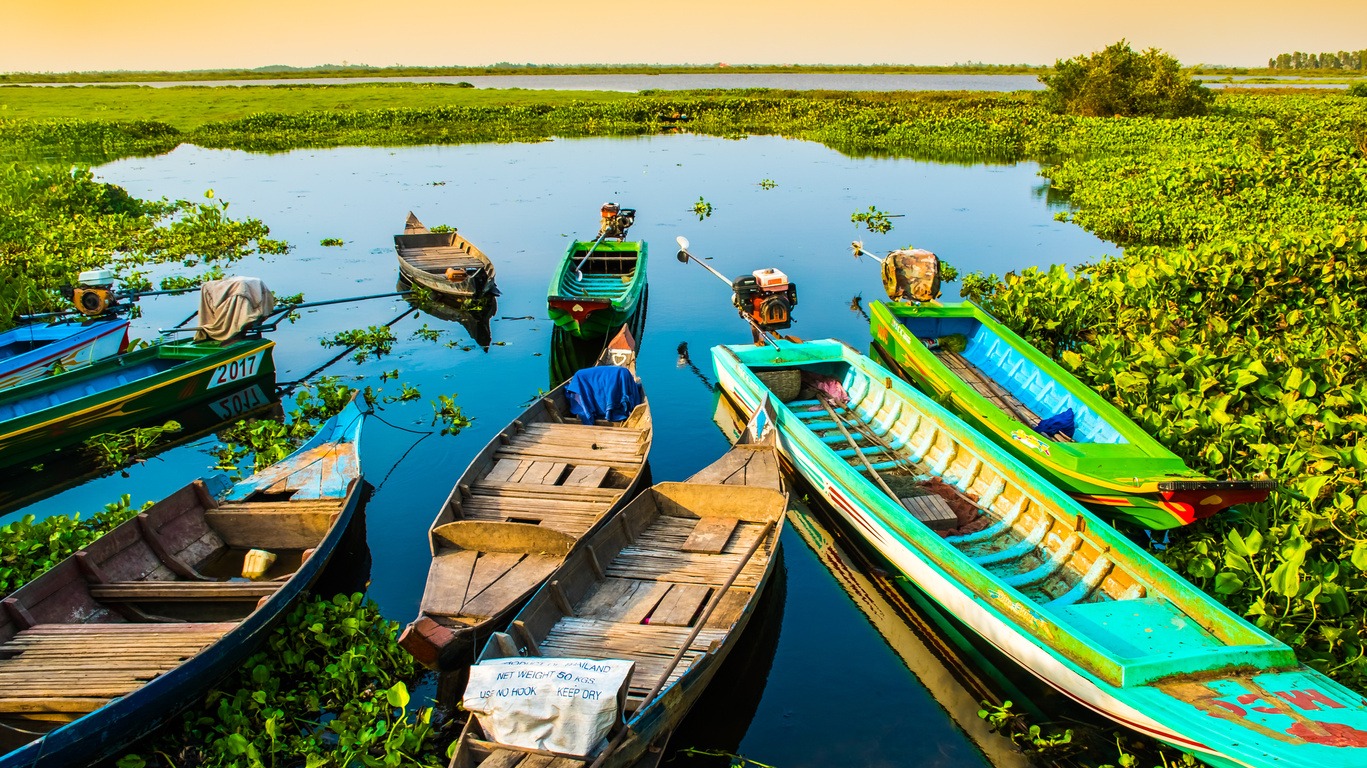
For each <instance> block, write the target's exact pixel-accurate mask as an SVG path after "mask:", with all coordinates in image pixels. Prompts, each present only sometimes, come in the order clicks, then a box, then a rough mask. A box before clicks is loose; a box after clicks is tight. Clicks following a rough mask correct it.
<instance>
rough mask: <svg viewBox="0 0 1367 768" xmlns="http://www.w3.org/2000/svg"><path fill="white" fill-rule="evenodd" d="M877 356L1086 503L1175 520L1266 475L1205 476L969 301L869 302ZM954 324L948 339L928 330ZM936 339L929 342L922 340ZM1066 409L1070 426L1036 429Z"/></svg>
mask: <svg viewBox="0 0 1367 768" xmlns="http://www.w3.org/2000/svg"><path fill="white" fill-rule="evenodd" d="M870 322H871V324H872V331H873V345H874V349H875V350H876V351H877V353H878V354H879V356H880V361H881V362H883V363H885V364H886V365H887V366H888V367H889V368H891V369H892V370H894V371H896V372H897V373H898V374H899V375H901V376H902V377H903V378H905V379H906V380H907V381H910V382H912V383H913V384H916V385H917V386H918V387H920V388H921V389H922V390H923V391H925V392H928V393H931V394H933V395H935V396H936V398H937V399H939V401H940V402H943V403H947V404H948V405H949V408H950V410H952V411H953V412H954V413H955V414H956V415H957V416H959V417H960V418H962V419H963V420H964V421H967V422H968V423H969V424H970V425H971V426H972V427H973V428H974V429H977V430H978V431H979V432H981V433H983V434H984V435H987V436H988V437H991V438H992V439H993V440H995V441H996V442H997V444H998V445H1000V446H1002V447H1004V448H1006V449H1007V450H1008V451H1009V452H1010V453H1011V454H1012V455H1014V456H1015V457H1016V458H1017V459H1020V460H1021V461H1022V462H1024V463H1025V464H1026V465H1027V466H1029V467H1030V468H1031V469H1033V470H1035V471H1036V472H1039V473H1040V474H1041V475H1044V476H1045V477H1046V478H1048V479H1049V481H1051V482H1052V483H1054V484H1055V485H1057V486H1058V487H1060V488H1062V489H1064V490H1065V491H1067V492H1068V493H1069V494H1070V495H1071V496H1072V497H1073V498H1074V499H1077V500H1078V501H1080V502H1082V503H1084V504H1086V505H1087V506H1089V507H1090V508H1091V509H1092V510H1093V511H1096V512H1099V513H1101V514H1103V515H1106V516H1108V517H1114V518H1120V519H1123V520H1126V521H1128V522H1132V523H1135V524H1138V525H1142V526H1144V527H1145V528H1173V527H1176V526H1180V525H1186V524H1187V523H1191V522H1194V521H1196V520H1200V519H1201V518H1204V517H1209V516H1211V515H1213V514H1215V513H1216V512H1219V511H1220V510H1222V509H1225V508H1227V507H1230V506H1232V505H1235V504H1244V503H1249V502H1256V501H1262V500H1263V499H1265V498H1267V494H1268V493H1269V491H1270V490H1271V489H1272V488H1273V487H1275V483H1274V482H1273V481H1271V480H1215V479H1212V478H1210V477H1207V476H1205V475H1203V474H1201V473H1200V472H1197V471H1195V470H1193V469H1191V468H1190V467H1188V466H1187V465H1186V463H1185V462H1183V461H1182V459H1180V458H1178V456H1177V455H1176V454H1174V453H1173V452H1172V451H1170V450H1168V449H1167V448H1165V447H1163V445H1162V444H1160V443H1159V442H1158V441H1157V440H1155V439H1153V437H1152V436H1150V435H1149V434H1148V433H1147V432H1145V431H1144V430H1143V429H1141V428H1140V427H1139V425H1138V424H1135V423H1134V422H1133V421H1131V420H1130V419H1129V418H1127V417H1126V416H1125V414H1123V413H1121V412H1120V409H1119V408H1116V407H1115V406H1114V405H1112V404H1111V403H1109V402H1107V401H1106V400H1105V399H1104V398H1102V397H1101V396H1100V395H1098V394H1097V393H1096V392H1094V391H1092V390H1091V389H1090V388H1088V387H1087V386H1086V385H1085V384H1083V383H1082V382H1080V381H1078V380H1077V377H1075V376H1073V375H1072V374H1071V373H1069V372H1068V371H1066V370H1065V369H1064V368H1063V367H1062V366H1060V365H1059V364H1058V363H1055V362H1054V361H1053V360H1050V359H1049V358H1048V357H1046V356H1045V355H1043V354H1042V353H1040V351H1039V350H1037V349H1035V348H1034V347H1032V346H1031V345H1030V344H1029V343H1028V342H1027V341H1025V340H1024V339H1022V338H1021V337H1019V336H1017V335H1016V334H1015V333H1013V332H1012V331H1011V329H1009V328H1007V327H1005V326H1003V325H1002V324H1000V323H998V322H997V321H996V320H995V319H994V318H993V317H992V316H991V315H989V314H987V313H986V312H984V311H983V310H982V309H980V308H979V307H977V306H976V305H974V304H950V305H945V306H938V305H919V306H916V305H911V304H900V303H899V304H888V303H884V302H874V303H873V306H872V314H871V317H870ZM954 335H958V336H962V337H963V338H964V339H965V340H966V342H967V348H966V349H964V350H963V351H961V352H956V351H953V350H951V349H949V348H947V347H946V346H944V345H940V344H938V343H937V342H938V340H939V339H941V338H944V337H947V336H954ZM932 347H934V348H932ZM1068 409H1071V410H1072V412H1073V415H1074V419H1075V422H1076V432H1075V433H1074V435H1073V436H1072V437H1071V438H1070V437H1068V436H1066V435H1063V434H1059V433H1055V434H1052V435H1044V434H1041V433H1039V432H1037V431H1036V430H1035V427H1036V426H1037V425H1038V424H1039V423H1040V420H1041V417H1045V418H1047V417H1049V416H1053V415H1055V414H1058V413H1062V412H1063V411H1065V410H1068Z"/></svg>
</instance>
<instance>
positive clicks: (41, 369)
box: [0, 319, 128, 391]
mask: <svg viewBox="0 0 1367 768" xmlns="http://www.w3.org/2000/svg"><path fill="white" fill-rule="evenodd" d="M127 348H128V321H127V320H121V319H120V320H92V321H89V322H66V323H52V324H47V323H29V324H26V325H21V326H18V327H16V328H11V329H9V330H8V331H4V332H3V333H0V391H4V390H7V389H10V388H12V387H17V386H19V385H21V384H27V383H29V382H31V381H37V380H38V379H42V378H45V377H47V376H50V375H52V374H54V373H61V372H64V371H74V370H76V369H78V368H81V367H84V366H87V365H90V364H91V363H94V362H96V361H99V360H103V359H105V358H107V357H112V356H114V355H118V354H121V353H123V352H124V351H125V350H126V349H127Z"/></svg>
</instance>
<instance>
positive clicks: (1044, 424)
mask: <svg viewBox="0 0 1367 768" xmlns="http://www.w3.org/2000/svg"><path fill="white" fill-rule="evenodd" d="M1076 428H1077V425H1076V422H1075V421H1074V420H1073V409H1072V408H1068V409H1065V410H1064V411H1063V413H1060V414H1056V415H1054V416H1050V417H1049V418H1047V419H1041V420H1040V423H1038V424H1036V425H1035V431H1036V432H1038V433H1040V434H1041V435H1044V436H1045V437H1050V438H1052V437H1053V436H1054V435H1056V434H1058V433H1060V432H1062V433H1063V434H1065V435H1067V436H1068V439H1069V440H1072V439H1073V434H1074V432H1075V431H1076Z"/></svg>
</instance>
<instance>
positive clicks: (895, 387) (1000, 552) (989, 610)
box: [712, 340, 1367, 768]
mask: <svg viewBox="0 0 1367 768" xmlns="http://www.w3.org/2000/svg"><path fill="white" fill-rule="evenodd" d="M712 356H713V362H714V364H715V366H716V370H717V379H718V382H719V384H720V386H721V388H722V390H723V391H724V392H725V393H726V394H727V396H729V397H731V398H732V399H733V401H735V402H736V403H737V405H738V406H739V407H740V408H741V409H742V410H744V411H751V410H753V409H754V408H755V407H756V405H757V404H758V403H759V402H760V401H761V399H762V398H763V397H764V396H765V395H766V394H768V395H769V396H770V397H771V398H772V399H775V400H777V399H779V398H777V397H775V396H774V393H781V394H782V395H783V397H782V399H783V402H782V403H781V404H779V403H777V402H776V403H775V406H776V410H777V421H778V426H779V450H780V452H781V454H782V455H783V456H784V458H785V459H786V460H787V461H788V462H790V463H791V464H792V465H793V467H795V468H796V470H797V471H798V472H800V473H801V474H802V475H803V476H804V477H805V478H806V479H807V480H808V482H810V483H811V485H812V486H813V487H814V488H815V489H816V490H817V492H818V493H820V494H821V496H822V497H823V498H825V499H826V501H828V502H829V503H830V504H831V506H832V507H833V508H834V509H835V510H836V511H837V513H838V514H839V515H840V516H841V517H842V518H843V519H844V520H845V521H846V522H848V523H849V526H850V529H851V530H853V531H855V532H856V533H857V534H858V535H860V536H861V537H862V538H863V539H864V540H865V542H866V543H867V544H868V545H869V546H871V547H872V548H874V549H875V550H876V551H877V552H878V553H879V554H881V555H882V556H883V557H884V558H885V559H886V560H887V561H888V562H890V563H891V564H892V565H893V566H894V567H896V568H897V569H898V570H899V571H900V572H901V573H902V574H904V575H905V576H906V577H907V578H908V579H909V580H910V581H911V582H912V583H913V584H915V585H916V586H917V587H918V588H919V589H920V590H921V591H923V592H925V593H926V594H927V595H929V596H930V597H931V598H932V599H933V600H935V602H936V603H938V604H939V605H940V606H941V607H942V608H943V609H945V610H946V611H947V612H949V613H950V614H952V615H954V616H955V617H956V618H957V619H959V620H960V621H961V622H963V623H964V624H965V625H967V626H968V627H970V628H971V629H973V630H974V631H975V632H977V633H978V634H979V635H980V636H981V637H982V638H983V639H984V640H986V641H987V642H989V643H991V644H992V645H993V646H995V647H996V648H998V649H1000V650H1001V651H1002V652H1003V653H1005V654H1006V655H1008V656H1009V657H1011V658H1012V659H1013V660H1015V661H1016V662H1017V663H1019V664H1020V665H1021V666H1022V667H1024V668H1025V669H1026V670H1028V671H1029V672H1031V673H1032V674H1034V675H1035V676H1037V677H1038V678H1040V679H1041V680H1042V681H1044V682H1045V683H1047V684H1048V685H1050V686H1052V687H1053V688H1055V689H1057V690H1058V691H1060V692H1062V693H1064V694H1066V695H1067V696H1068V697H1070V698H1072V699H1073V700H1074V701H1076V702H1078V703H1079V704H1081V705H1082V706H1085V707H1087V708H1088V709H1091V710H1093V711H1095V712H1097V713H1099V714H1101V715H1104V716H1106V717H1108V718H1110V719H1111V720H1113V721H1114V722H1116V723H1118V724H1120V725H1123V726H1126V727H1128V728H1131V729H1133V730H1135V731H1138V732H1140V733H1143V734H1146V735H1148V736H1151V737H1153V738H1155V739H1158V740H1159V741H1161V742H1163V743H1166V744H1169V745H1172V746H1174V747H1176V748H1178V749H1181V750H1183V751H1185V752H1188V753H1190V754H1192V755H1194V756H1195V757H1197V758H1199V759H1200V760H1202V761H1204V762H1206V763H1208V764H1210V765H1214V766H1219V767H1220V768H1234V767H1235V766H1244V767H1250V768H1252V767H1256V768H1274V767H1278V768H1280V767H1283V766H1293V765H1294V766H1301V765H1313V766H1316V767H1317V768H1330V767H1331V766H1332V767H1336V768H1358V767H1360V766H1363V765H1367V700H1364V699H1363V697H1362V696H1361V695H1360V694H1357V693H1355V692H1353V691H1351V690H1349V689H1348V688H1345V687H1343V686H1341V685H1339V684H1338V683H1335V682H1334V681H1333V680H1330V679H1329V678H1328V677H1326V676H1324V675H1322V674H1320V673H1318V672H1315V671H1314V670H1311V669H1310V668H1308V667H1306V666H1305V665H1304V664H1301V663H1299V662H1298V661H1297V659H1296V655H1295V653H1294V652H1293V650H1292V649H1291V648H1290V647H1288V646H1287V645H1285V644H1284V643H1281V642H1279V641H1277V640H1275V639H1274V638H1272V637H1270V636H1268V635H1267V634H1265V633H1264V632H1262V631H1260V630H1258V629H1257V628H1256V627H1254V626H1253V625H1252V624H1249V623H1248V622H1246V621H1244V620H1243V619H1242V618H1240V617H1239V616H1236V615H1234V614H1233V613H1231V612H1230V611H1229V610H1228V609H1226V608H1225V607H1224V606H1222V605H1220V604H1219V603H1218V602H1216V601H1215V600H1214V599H1212V598H1211V597H1210V596H1209V595H1206V594H1205V593H1203V592H1202V591H1200V590H1199V589H1197V588H1196V587H1194V586H1193V585H1192V584H1191V583H1189V582H1187V581H1186V580H1184V579H1183V578H1182V577H1180V576H1178V575H1177V574H1175V573H1173V572H1172V571H1171V570H1169V569H1168V568H1167V567H1166V566H1164V565H1163V564H1162V563H1160V562H1158V561H1157V560H1156V559H1154V558H1153V556H1151V555H1149V554H1148V553H1147V552H1145V551H1144V550H1143V549H1142V548H1141V547H1139V546H1137V545H1136V544H1135V543H1133V542H1132V541H1130V540H1129V539H1128V538H1126V537H1125V536H1123V535H1121V534H1119V533H1118V532H1117V531H1116V530H1115V529H1113V528H1111V527H1110V526H1108V525H1106V524H1105V523H1104V522H1102V521H1101V519H1100V518H1098V517H1096V516H1095V515H1094V514H1093V513H1091V512H1089V511H1088V510H1087V509H1086V508H1084V507H1083V506H1081V505H1080V504H1079V503H1078V502H1076V501H1074V500H1073V499H1072V498H1071V497H1069V496H1068V495H1067V493H1065V492H1064V491H1062V490H1060V489H1058V488H1056V487H1054V486H1053V485H1051V484H1050V483H1049V482H1047V481H1046V480H1044V479H1043V478H1042V477H1041V476H1040V475H1038V474H1037V473H1036V472H1035V471H1034V470H1032V469H1030V468H1029V467H1028V466H1026V465H1025V464H1024V463H1022V462H1021V461H1020V460H1019V459H1017V458H1015V457H1014V456H1012V455H1011V454H1010V453H1008V452H1007V451H1006V450H1005V449H1003V448H1002V447H1000V446H998V445H996V444H995V443H994V442H993V441H992V440H990V439H988V438H987V437H984V436H983V435H981V434H979V433H978V432H975V431H974V430H973V429H971V428H970V427H968V425H966V424H965V423H964V422H962V421H960V420H959V419H958V417H956V416H954V415H953V414H951V413H950V412H949V411H947V410H945V409H944V408H943V407H941V406H940V405H938V404H936V403H935V402H934V401H932V400H931V399H929V398H928V397H926V396H925V395H923V394H921V393H920V392H918V391H916V390H915V389H913V388H912V387H911V386H910V385H909V384H907V383H905V382H903V381H901V380H900V379H898V378H897V377H896V376H894V375H893V374H892V373H891V372H890V371H888V370H887V369H886V368H883V367H882V366H880V365H878V364H877V363H874V362H873V361H872V360H869V359H868V358H867V357H865V356H863V355H861V354H859V353H858V352H856V351H855V350H853V349H851V348H850V347H849V346H847V345H845V344H842V343H841V342H838V341H830V340H827V341H814V342H807V343H795V342H789V341H779V342H778V343H777V346H776V347H774V346H765V347H755V346H749V345H746V346H721V347H715V348H713V350H712Z"/></svg>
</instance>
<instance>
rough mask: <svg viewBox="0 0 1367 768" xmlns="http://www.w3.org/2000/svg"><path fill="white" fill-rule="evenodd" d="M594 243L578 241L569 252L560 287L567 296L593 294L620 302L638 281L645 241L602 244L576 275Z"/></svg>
mask: <svg viewBox="0 0 1367 768" xmlns="http://www.w3.org/2000/svg"><path fill="white" fill-rule="evenodd" d="M592 246H593V243H591V242H590V243H584V242H576V243H574V245H573V246H572V247H571V248H570V250H569V252H568V253H567V254H566V255H565V259H566V262H567V263H566V265H565V267H564V272H563V273H562V274H561V277H560V284H559V285H558V286H557V288H556V290H557V292H558V294H559V295H560V296H561V297H564V298H585V297H593V298H597V299H604V300H608V301H620V300H622V299H623V298H625V297H626V296H627V294H628V293H629V292H630V291H631V288H632V285H633V284H634V283H635V281H636V267H637V264H638V262H639V261H640V255H641V254H640V251H641V244H640V243H637V242H630V241H628V242H623V243H613V242H605V243H599V244H598V247H596V248H594V249H593V254H592V255H590V256H589V257H588V259H587V260H585V261H584V264H583V267H582V268H581V269H580V272H581V273H582V276H580V275H579V274H576V271H575V266H576V265H578V264H579V261H580V260H581V259H583V258H584V254H586V253H588V251H589V248H590V247H592Z"/></svg>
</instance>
